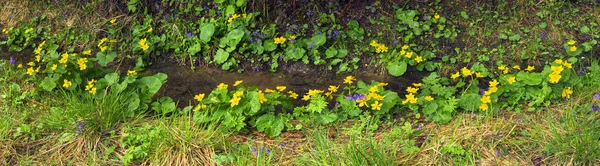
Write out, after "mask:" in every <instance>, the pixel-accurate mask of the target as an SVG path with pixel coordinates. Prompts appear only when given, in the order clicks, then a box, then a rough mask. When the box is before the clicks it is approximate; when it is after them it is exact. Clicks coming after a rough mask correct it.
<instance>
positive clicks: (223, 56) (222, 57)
mask: <svg viewBox="0 0 600 166" xmlns="http://www.w3.org/2000/svg"><path fill="white" fill-rule="evenodd" d="M227 58H229V53H228V52H226V51H225V50H223V49H222V48H220V49H219V50H217V54H216V55H215V62H216V63H217V64H223V63H225V61H227Z"/></svg>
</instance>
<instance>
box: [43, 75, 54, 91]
mask: <svg viewBox="0 0 600 166" xmlns="http://www.w3.org/2000/svg"><path fill="white" fill-rule="evenodd" d="M40 87H41V88H42V89H44V90H46V91H48V92H50V91H52V89H54V88H55V87H56V80H55V79H53V78H51V77H46V78H44V80H42V82H41V83H40Z"/></svg>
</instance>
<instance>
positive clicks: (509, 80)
mask: <svg viewBox="0 0 600 166" xmlns="http://www.w3.org/2000/svg"><path fill="white" fill-rule="evenodd" d="M506 81H508V84H513V83H515V82H517V80H516V78H515V77H514V76H510V77H509V78H508V80H506Z"/></svg>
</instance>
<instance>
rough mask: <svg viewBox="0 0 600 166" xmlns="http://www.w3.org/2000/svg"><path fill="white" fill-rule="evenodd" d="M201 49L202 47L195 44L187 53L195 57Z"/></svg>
mask: <svg viewBox="0 0 600 166" xmlns="http://www.w3.org/2000/svg"><path fill="white" fill-rule="evenodd" d="M201 47H202V45H200V43H196V44H194V45H192V46H190V48H188V53H190V55H196V53H198V52H200V49H201Z"/></svg>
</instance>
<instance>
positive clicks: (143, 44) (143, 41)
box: [138, 38, 150, 51]
mask: <svg viewBox="0 0 600 166" xmlns="http://www.w3.org/2000/svg"><path fill="white" fill-rule="evenodd" d="M138 44H140V48H142V50H143V51H146V50H147V49H148V48H150V46H148V44H146V38H143V39H142V40H140V42H138Z"/></svg>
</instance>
